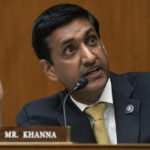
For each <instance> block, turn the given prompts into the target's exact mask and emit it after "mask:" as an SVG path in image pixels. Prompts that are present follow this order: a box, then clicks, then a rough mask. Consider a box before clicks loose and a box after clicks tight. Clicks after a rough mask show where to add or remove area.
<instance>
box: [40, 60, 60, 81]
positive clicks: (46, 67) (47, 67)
mask: <svg viewBox="0 0 150 150" xmlns="http://www.w3.org/2000/svg"><path fill="white" fill-rule="evenodd" d="M40 65H41V68H42V70H43V71H44V73H45V74H46V75H47V76H48V78H50V79H51V80H52V81H58V78H57V75H56V74H55V71H54V65H52V64H50V63H49V62H48V61H47V60H46V59H41V60H40Z"/></svg>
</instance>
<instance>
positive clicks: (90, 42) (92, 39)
mask: <svg viewBox="0 0 150 150" xmlns="http://www.w3.org/2000/svg"><path fill="white" fill-rule="evenodd" d="M96 44H97V37H96V36H95V35H92V36H90V37H89V38H88V45H90V46H94V45H96Z"/></svg>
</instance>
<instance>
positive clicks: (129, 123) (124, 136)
mask: <svg viewBox="0 0 150 150" xmlns="http://www.w3.org/2000/svg"><path fill="white" fill-rule="evenodd" d="M110 79H111V83H112V92H113V100H114V108H115V119H116V129H117V142H118V143H149V142H150V73H126V74H123V75H117V74H114V73H111V74H110ZM65 95H66V92H65V91H62V92H60V93H57V94H55V95H53V96H51V97H47V98H43V99H39V100H37V101H33V102H31V103H29V104H27V105H25V106H24V107H23V109H22V110H21V111H20V112H19V114H18V116H17V124H18V125H19V126H63V125H64V117H63V110H62V104H63V100H64V97H65ZM128 104H132V105H133V106H134V111H133V113H131V114H126V113H125V112H124V110H125V108H126V106H127V105H128ZM66 114H67V124H68V125H70V126H71V127H72V141H73V142H79V143H95V142H96V140H95V137H94V135H93V131H92V129H91V125H90V123H89V120H88V117H87V115H86V114H84V113H83V112H81V111H80V110H79V109H78V108H77V107H76V105H75V104H74V103H73V102H72V101H71V100H69V99H68V101H67V103H66Z"/></svg>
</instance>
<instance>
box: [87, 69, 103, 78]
mask: <svg viewBox="0 0 150 150" xmlns="http://www.w3.org/2000/svg"><path fill="white" fill-rule="evenodd" d="M99 70H100V68H99V67H97V68H94V69H92V70H89V71H88V72H87V73H86V76H90V75H94V74H96V73H97V72H98V71H99Z"/></svg>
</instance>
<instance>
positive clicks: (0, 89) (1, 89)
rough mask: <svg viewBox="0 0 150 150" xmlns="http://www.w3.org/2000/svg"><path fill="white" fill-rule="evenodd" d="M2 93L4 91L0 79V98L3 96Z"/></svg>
mask: <svg viewBox="0 0 150 150" xmlns="http://www.w3.org/2000/svg"><path fill="white" fill-rule="evenodd" d="M3 94H4V91H3V88H2V84H1V81H0V100H1V99H2V97H3Z"/></svg>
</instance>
